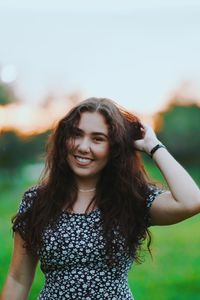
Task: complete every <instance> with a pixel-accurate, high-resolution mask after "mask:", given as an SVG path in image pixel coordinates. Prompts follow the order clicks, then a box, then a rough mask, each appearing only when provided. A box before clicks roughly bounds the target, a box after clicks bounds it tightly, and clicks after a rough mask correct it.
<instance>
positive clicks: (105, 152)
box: [98, 146, 110, 160]
mask: <svg viewBox="0 0 200 300" xmlns="http://www.w3.org/2000/svg"><path fill="white" fill-rule="evenodd" d="M109 153H110V151H109V146H102V147H101V148H100V149H98V157H99V158H100V159H104V160H106V159H108V157H109Z"/></svg>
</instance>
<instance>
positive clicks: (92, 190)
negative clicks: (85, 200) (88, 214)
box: [78, 188, 96, 193]
mask: <svg viewBox="0 0 200 300" xmlns="http://www.w3.org/2000/svg"><path fill="white" fill-rule="evenodd" d="M78 190H79V192H82V193H88V192H94V191H95V190H96V188H93V189H88V190H83V189H78Z"/></svg>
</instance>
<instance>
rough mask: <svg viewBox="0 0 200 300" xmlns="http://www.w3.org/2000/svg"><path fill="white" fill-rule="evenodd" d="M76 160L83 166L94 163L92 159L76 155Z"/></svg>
mask: <svg viewBox="0 0 200 300" xmlns="http://www.w3.org/2000/svg"><path fill="white" fill-rule="evenodd" d="M74 158H75V160H76V161H77V162H78V163H79V164H81V165H88V164H90V163H91V162H93V161H94V160H93V159H91V158H88V157H81V156H78V155H74Z"/></svg>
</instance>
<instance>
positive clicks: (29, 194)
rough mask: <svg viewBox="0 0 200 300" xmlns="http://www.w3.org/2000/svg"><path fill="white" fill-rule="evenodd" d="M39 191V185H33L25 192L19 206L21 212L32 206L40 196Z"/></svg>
mask: <svg viewBox="0 0 200 300" xmlns="http://www.w3.org/2000/svg"><path fill="white" fill-rule="evenodd" d="M38 191H39V186H33V187H31V188H29V189H28V190H26V191H25V192H24V194H23V196H22V200H21V203H20V206H19V213H24V212H25V211H27V210H28V209H29V208H31V207H32V205H33V202H34V200H35V199H36V198H37V196H38Z"/></svg>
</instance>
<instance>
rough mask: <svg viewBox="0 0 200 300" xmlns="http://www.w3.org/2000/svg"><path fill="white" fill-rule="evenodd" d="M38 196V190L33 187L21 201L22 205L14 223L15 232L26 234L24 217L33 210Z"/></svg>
mask: <svg viewBox="0 0 200 300" xmlns="http://www.w3.org/2000/svg"><path fill="white" fill-rule="evenodd" d="M37 194H38V188H37V187H36V186H35V187H32V188H30V189H29V190H27V191H26V192H25V193H24V195H23V197H22V200H21V203H20V205H19V209H18V212H17V215H16V218H15V220H14V222H13V231H14V232H15V231H19V232H22V233H24V230H25V226H26V221H25V220H23V218H22V215H24V214H25V213H26V212H27V211H28V210H29V209H31V207H32V205H33V201H34V199H35V198H36V197H37Z"/></svg>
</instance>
